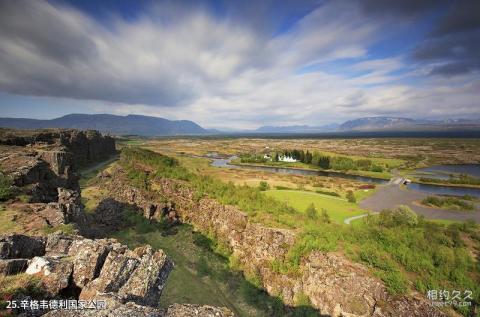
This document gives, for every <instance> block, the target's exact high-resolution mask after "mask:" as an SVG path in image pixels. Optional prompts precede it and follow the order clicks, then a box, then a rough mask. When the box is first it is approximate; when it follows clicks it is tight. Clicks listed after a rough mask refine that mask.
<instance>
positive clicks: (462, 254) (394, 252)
mask: <svg viewBox="0 0 480 317" xmlns="http://www.w3.org/2000/svg"><path fill="white" fill-rule="evenodd" d="M138 158H140V159H141V160H139V159H138ZM120 163H121V164H122V165H123V166H124V167H125V168H126V169H127V170H128V171H129V176H131V177H132V180H135V177H136V175H138V173H140V171H139V170H140V167H143V170H144V171H148V173H147V177H148V179H154V178H155V177H170V178H177V179H183V180H187V181H188V183H187V184H188V186H191V187H192V189H194V190H195V191H196V192H197V194H198V197H202V196H203V195H205V194H208V195H209V196H210V197H212V198H215V199H217V200H218V201H219V202H220V203H222V204H232V205H236V206H239V207H240V208H241V209H242V210H244V211H246V212H247V213H248V215H249V218H250V219H251V220H252V221H257V222H261V223H264V224H266V225H268V226H288V227H290V228H295V229H297V232H298V234H297V240H296V243H295V245H294V246H293V247H292V248H290V250H289V251H288V253H287V256H286V258H285V259H276V260H275V261H273V262H272V268H273V269H274V270H278V271H281V272H285V273H288V274H297V273H298V269H299V266H300V263H301V260H302V258H304V257H305V256H307V255H308V254H309V253H310V252H312V251H315V250H319V251H339V252H343V253H345V254H346V255H347V256H348V257H349V258H351V259H352V260H354V261H358V262H362V263H364V264H366V265H368V266H369V267H371V269H372V271H373V272H374V273H375V274H376V275H377V276H379V277H380V278H381V279H382V280H383V281H384V283H385V285H386V286H387V288H388V290H389V292H391V293H392V294H401V293H405V292H407V291H408V290H409V289H411V288H416V289H417V290H418V291H420V292H421V293H425V292H426V291H427V290H428V289H447V290H453V289H455V290H460V291H463V290H472V291H473V294H474V301H476V302H478V301H479V300H480V283H479V281H480V278H479V269H480V268H479V265H478V262H476V261H475V260H474V259H473V258H472V256H471V255H470V254H471V252H474V251H472V245H474V246H476V245H478V243H480V228H479V227H478V225H476V224H475V223H465V224H457V223H453V224H450V225H448V226H445V225H443V224H436V223H433V222H429V221H425V220H424V219H423V218H422V217H417V216H416V215H415V214H414V213H412V212H411V211H410V210H409V209H408V207H400V208H398V209H396V210H393V211H384V212H382V213H381V215H380V216H378V217H374V216H367V217H365V218H363V219H362V221H363V224H364V225H353V226H347V225H343V224H340V223H341V222H342V221H343V219H344V218H345V217H347V214H348V217H350V216H354V215H358V214H361V213H363V212H364V211H362V210H361V209H359V208H358V207H357V205H356V204H353V203H349V202H348V201H346V200H344V199H342V198H338V197H333V196H328V195H321V194H317V193H314V192H307V191H298V190H269V191H265V192H262V191H260V190H259V189H258V188H252V187H248V186H235V185H234V184H232V183H228V184H224V183H222V182H220V181H218V180H217V179H214V178H211V177H205V176H200V175H197V174H195V173H192V172H190V171H188V170H187V169H185V168H183V167H182V166H180V165H178V164H177V163H175V162H173V163H172V161H171V159H170V160H169V159H167V158H166V157H164V156H162V155H159V154H156V153H154V152H151V151H147V150H142V149H128V150H127V151H124V152H123V153H122V159H121V162H120ZM133 171H136V173H133ZM311 203H313V205H314V207H315V210H316V211H317V212H311V211H308V215H307V213H306V211H307V208H308V209H311V208H309V205H310V204H311ZM322 208H325V209H326V210H327V212H326V214H327V215H328V216H329V217H330V218H331V219H332V220H333V222H332V223H329V222H328V221H324V220H325V219H323V217H322V216H318V210H321V209H322ZM301 211H305V212H301ZM313 214H315V215H317V216H313V217H312V215H313ZM322 214H323V213H322ZM309 215H310V216H309ZM207 262H208V261H207ZM201 266H203V264H201V265H200V267H201ZM252 281H255V279H254V278H253V279H252ZM172 284H174V283H172ZM468 309H469V308H459V310H460V311H461V312H462V313H463V314H467V313H468V312H467V310H468Z"/></svg>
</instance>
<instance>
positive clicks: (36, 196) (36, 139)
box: [0, 130, 115, 228]
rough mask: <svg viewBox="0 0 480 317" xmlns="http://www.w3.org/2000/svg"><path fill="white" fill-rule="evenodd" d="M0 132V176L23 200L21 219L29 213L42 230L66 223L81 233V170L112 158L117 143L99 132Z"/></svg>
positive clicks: (82, 219) (82, 215)
mask: <svg viewBox="0 0 480 317" xmlns="http://www.w3.org/2000/svg"><path fill="white" fill-rule="evenodd" d="M0 132H1V133H0V150H1V151H0V171H1V172H2V173H3V174H6V175H8V176H9V177H10V178H11V179H12V182H13V185H14V186H15V187H16V189H17V190H16V192H17V194H22V196H23V198H22V200H23V202H24V205H23V206H21V210H22V212H23V215H27V214H28V212H29V213H30V215H31V217H30V218H32V219H31V220H32V221H31V223H34V224H38V226H39V227H42V226H50V227H54V226H58V225H61V224H68V223H75V224H77V225H76V227H77V228H79V227H81V226H82V225H83V224H84V223H85V215H84V212H83V206H82V204H81V200H80V186H79V182H78V180H79V176H78V167H79V166H84V165H86V164H90V163H93V162H95V161H98V160H102V159H105V158H107V157H109V156H110V155H112V154H114V153H115V142H114V139H113V138H111V137H108V136H102V135H101V134H100V133H98V132H96V131H76V130H38V131H22V130H0ZM2 144H3V145H2ZM26 199H28V202H26V201H25V200H26ZM27 203H28V204H27ZM27 218H28V217H27ZM25 222H27V223H28V222H29V221H28V220H26V221H25Z"/></svg>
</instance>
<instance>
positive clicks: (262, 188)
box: [258, 181, 270, 191]
mask: <svg viewBox="0 0 480 317" xmlns="http://www.w3.org/2000/svg"><path fill="white" fill-rule="evenodd" d="M258 189H259V190H260V191H266V190H269V189H270V185H268V183H267V182H265V181H261V182H260V184H259V185H258Z"/></svg>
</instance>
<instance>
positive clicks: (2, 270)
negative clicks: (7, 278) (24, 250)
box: [0, 259, 28, 275]
mask: <svg viewBox="0 0 480 317" xmlns="http://www.w3.org/2000/svg"><path fill="white" fill-rule="evenodd" d="M27 266H28V259H6V260H3V259H0V275H13V274H17V273H20V272H23V271H25V269H26V268H27Z"/></svg>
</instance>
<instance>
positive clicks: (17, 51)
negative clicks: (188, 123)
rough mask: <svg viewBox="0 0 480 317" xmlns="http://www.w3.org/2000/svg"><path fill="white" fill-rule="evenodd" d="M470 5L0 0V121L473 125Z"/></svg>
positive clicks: (475, 97) (474, 59) (374, 0)
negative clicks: (108, 117) (95, 118)
mask: <svg viewBox="0 0 480 317" xmlns="http://www.w3.org/2000/svg"><path fill="white" fill-rule="evenodd" d="M479 52H480V1H477V0H471V1H468V0H459V1H442V0H402V1H398V0H349V1H344V0H335V1H320V0H316V1H313V0H312V1H309V0H306V1H303V0H297V1H288V0H286V1H240V0H239V1H213V0H212V1H194V0H191V1H173V0H171V1H142V0H137V1H135V0H125V1H121V0H118V1H114V0H104V1H88V0H72V1H66V0H65V1H61V0H55V1H42V0H37V1H34V0H15V1H13V0H0V117H28V118H39V119H51V118H55V117H59V116H62V115H66V114H70V113H111V114H118V115H127V114H142V115H150V116H158V117H164V118H167V119H188V120H193V121H195V122H196V123H198V124H200V125H202V126H203V127H207V128H217V129H254V128H258V127H260V126H264V125H269V126H272V125H273V126H287V125H312V126H321V125H325V124H330V123H341V122H344V121H346V120H350V119H355V118H360V117H368V116H395V117H409V118H427V119H449V118H475V119H480V102H479V100H480V53H479Z"/></svg>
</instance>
